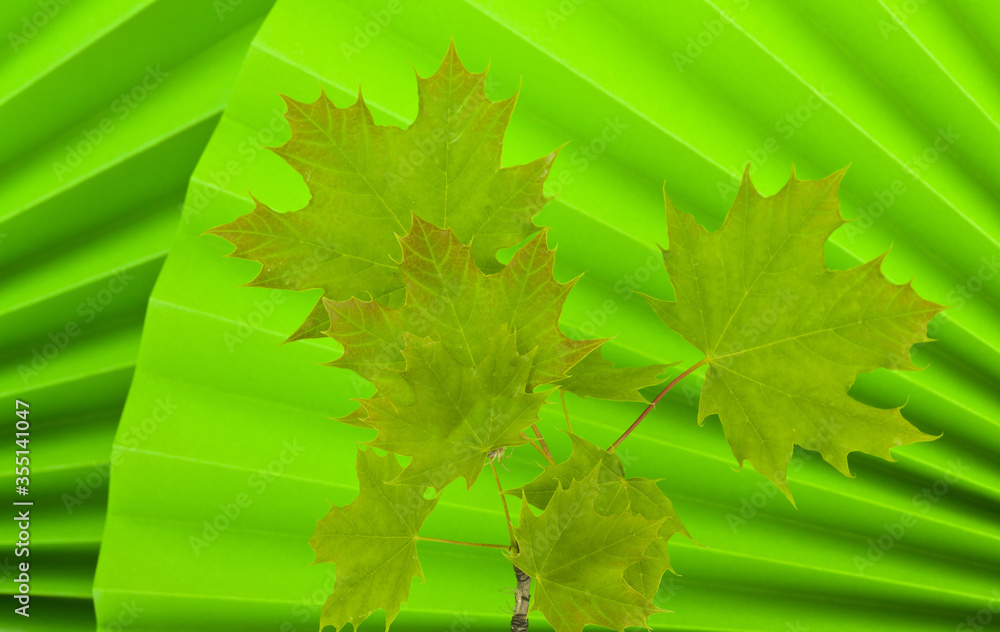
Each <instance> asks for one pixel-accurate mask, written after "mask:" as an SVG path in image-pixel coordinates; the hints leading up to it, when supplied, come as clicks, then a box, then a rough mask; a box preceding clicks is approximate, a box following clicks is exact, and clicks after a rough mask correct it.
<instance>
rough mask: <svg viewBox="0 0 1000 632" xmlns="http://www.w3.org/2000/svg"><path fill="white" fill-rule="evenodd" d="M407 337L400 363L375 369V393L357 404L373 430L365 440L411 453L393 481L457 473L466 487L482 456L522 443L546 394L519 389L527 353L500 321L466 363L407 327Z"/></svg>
mask: <svg viewBox="0 0 1000 632" xmlns="http://www.w3.org/2000/svg"><path fill="white" fill-rule="evenodd" d="M405 341H406V344H405V347H404V349H403V358H404V360H405V362H406V369H405V370H403V371H388V372H383V373H381V374H380V375H379V376H378V377H377V378H376V381H375V384H376V386H377V387H379V393H380V395H381V396H380V397H374V398H371V399H367V400H364V401H362V402H361V405H362V406H363V407H364V409H365V411H366V413H367V415H366V416H365V417H364V423H365V424H367V425H368V426H370V427H372V428H374V429H376V430H378V436H377V437H375V439H373V440H372V441H371V442H370V445H372V446H375V447H378V448H381V449H384V450H388V451H390V452H395V453H397V454H402V455H405V456H410V457H413V459H412V460H411V461H410V464H409V465H407V466H406V469H405V470H403V471H402V472H401V473H400V474H399V475H398V476H397V477H396V478H395V479H393V482H394V483H402V484H409V485H427V486H430V487H434V488H436V489H442V488H444V487H445V486H446V485H448V483H450V482H451V481H453V480H455V479H456V478H458V477H463V478H465V480H466V483H467V486H468V487H472V484H473V483H474V482H475V481H476V478H477V477H478V476H479V473H480V471H482V469H483V466H484V464H485V463H486V457H487V455H488V454H489V453H490V452H491V451H492V450H495V449H498V448H501V447H505V446H516V445H524V444H525V443H527V442H528V438H527V437H526V436H525V435H524V434H523V431H524V429H525V428H527V427H528V426H530V425H531V424H532V423H534V422H536V421H537V420H538V411H539V409H540V408H541V406H542V404H543V403H544V402H545V398H546V395H545V393H528V392H526V390H525V389H526V386H527V383H528V382H527V380H528V373H529V371H530V370H531V362H532V354H527V355H521V354H519V353H518V352H517V347H516V343H515V340H514V334H513V333H509V332H508V330H507V328H506V327H505V326H504V327H501V328H500V329H499V330H497V331H495V332H494V334H493V336H491V337H490V338H489V339H488V340H487V346H486V348H485V349H484V352H483V356H482V358H481V359H479V360H477V361H475V362H473V363H471V364H464V363H462V362H459V361H458V360H456V359H455V357H454V356H453V355H452V354H451V352H450V351H449V349H448V347H447V345H445V344H444V343H443V342H440V341H435V340H431V339H430V338H416V337H414V336H412V335H411V334H409V333H407V334H405ZM386 377H388V378H389V379H391V382H390V383H389V384H390V387H388V388H387V387H386V384H385V383H384V382H383V380H384V379H385V378H386Z"/></svg>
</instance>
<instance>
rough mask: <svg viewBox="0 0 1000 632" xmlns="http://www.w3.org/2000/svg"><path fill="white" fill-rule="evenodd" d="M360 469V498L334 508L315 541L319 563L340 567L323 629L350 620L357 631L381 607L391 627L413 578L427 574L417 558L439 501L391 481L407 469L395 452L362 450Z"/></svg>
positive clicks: (312, 542)
mask: <svg viewBox="0 0 1000 632" xmlns="http://www.w3.org/2000/svg"><path fill="white" fill-rule="evenodd" d="M357 470H358V482H359V484H360V493H359V494H358V497H357V499H355V500H354V502H352V503H351V504H350V505H348V506H346V507H332V508H331V509H330V512H329V513H328V514H327V515H326V517H324V518H323V519H321V520H319V524H318V525H317V526H316V533H315V535H313V537H312V539H310V540H309V545H310V546H312V548H313V550H315V551H316V560H315V562H313V563H314V564H319V563H324V562H331V563H334V564H336V565H337V576H336V583H335V584H334V590H333V594H331V595H330V596H329V597H328V598H327V600H326V603H324V604H323V610H322V614H321V617H320V627H321V628H322V627H325V626H328V625H332V626H334V627H335V628H336V629H338V630H339V629H340V628H342V627H344V626H345V625H347V624H348V623H350V624H351V625H353V626H354V628H355V629H357V627H358V624H360V623H361V622H362V621H364V620H365V619H366V618H368V615H370V614H371V613H372V612H374V611H375V610H378V609H381V610H384V611H385V627H386V630H388V629H389V624H390V623H392V620H393V619H395V618H396V615H397V614H399V608H400V605H401V604H402V603H403V602H404V601H406V599H407V597H408V596H409V594H410V583H411V582H412V580H413V578H414V577H419V578H420V579H421V580H423V578H424V574H423V571H422V570H421V568H420V562H418V561H417V539H418V538H417V532H418V531H419V530H420V525H421V524H423V522H424V520H425V519H426V518H427V516H428V515H429V514H430V513H431V511H432V510H433V509H434V507H435V505H437V501H438V499H437V498H433V499H426V498H424V496H423V488H420V487H410V486H406V485H389V484H387V481H389V480H391V479H393V478H395V477H396V476H398V475H399V473H400V471H401V470H402V468H401V467H400V465H399V463H397V462H396V457H395V456H394V455H392V454H387V455H386V456H378V455H377V454H375V451H374V450H370V449H369V450H366V451H361V450H358V460H357Z"/></svg>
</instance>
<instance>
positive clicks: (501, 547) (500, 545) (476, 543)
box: [417, 535, 510, 551]
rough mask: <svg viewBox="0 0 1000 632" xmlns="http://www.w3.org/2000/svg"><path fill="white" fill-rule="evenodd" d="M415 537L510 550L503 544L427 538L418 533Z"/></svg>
mask: <svg viewBox="0 0 1000 632" xmlns="http://www.w3.org/2000/svg"><path fill="white" fill-rule="evenodd" d="M417 539H418V540H426V541H427V542H444V543H445V544H461V545H462V546H482V547H486V548H488V549H503V550H505V551H508V550H510V547H509V546H506V545H504V544H481V543H479V542H462V541H460V540H444V539H442V538H428V537H424V536H422V535H418V536H417Z"/></svg>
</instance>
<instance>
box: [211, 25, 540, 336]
mask: <svg viewBox="0 0 1000 632" xmlns="http://www.w3.org/2000/svg"><path fill="white" fill-rule="evenodd" d="M486 75H487V73H486V72H483V73H479V74H473V73H470V72H469V71H468V70H466V69H465V67H464V66H463V65H462V62H461V60H460V59H459V58H458V53H457V52H456V51H455V46H454V43H452V45H451V46H449V48H448V52H447V54H446V55H445V58H444V61H443V62H442V63H441V67H440V68H439V69H438V70H437V72H436V73H434V74H433V75H432V76H430V77H428V78H422V77H420V76H419V75H418V76H417V91H418V94H419V108H418V112H417V118H416V120H414V122H413V124H412V125H410V127H409V128H408V129H406V130H405V131H404V130H401V129H399V128H398V127H393V126H383V125H376V124H375V122H374V120H373V119H372V116H371V112H370V111H369V110H368V107H367V106H366V105H365V102H364V99H363V98H362V97H361V95H360V93H359V95H358V100H357V102H356V103H355V104H354V105H352V106H350V107H347V108H338V107H336V106H335V105H334V104H333V103H332V102H331V101H330V99H328V98H327V97H326V95H325V94H321V95H320V97H319V99H317V100H316V101H315V102H313V103H300V102H298V101H295V100H293V99H289V98H287V97H286V98H285V103H286V105H287V108H288V111H287V113H286V115H285V117H286V119H287V120H288V123H289V125H290V127H291V138H290V139H289V141H288V142H287V143H285V145H283V146H281V147H279V148H275V149H274V151H275V153H277V154H278V155H279V156H281V157H282V158H284V159H285V160H286V161H287V162H288V163H289V164H290V165H291V166H292V167H293V168H295V170H296V171H297V172H298V173H300V174H301V175H302V177H303V179H304V180H305V182H306V184H307V186H308V187H309V192H310V193H311V195H312V199H311V200H310V202H309V204H308V205H307V206H306V207H305V208H303V209H301V210H298V211H294V212H290V213H279V212H277V211H274V210H273V209H270V208H268V207H267V206H266V205H264V204H262V203H260V202H255V208H254V209H253V211H252V212H250V213H249V214H247V215H244V216H242V217H239V218H237V219H236V220H234V221H233V222H230V223H228V224H225V225H223V226H219V227H217V228H214V229H212V230H211V231H210V232H211V233H213V234H215V235H218V236H220V237H223V238H224V239H226V240H228V241H230V242H231V243H232V244H233V245H234V246H236V248H235V250H234V251H233V252H232V253H231V255H230V256H235V257H240V258H243V259H250V260H253V261H258V262H260V263H261V270H260V273H259V274H258V275H257V276H256V278H254V279H253V280H252V281H251V282H250V283H249V284H248V285H251V286H262V287H273V288H280V289H289V290H311V289H315V288H320V289H322V290H323V295H324V296H325V297H326V298H328V299H331V300H336V301H344V300H347V299H349V298H351V297H357V298H363V299H371V300H377V301H379V302H380V303H383V304H385V305H388V306H398V305H400V304H402V302H403V295H404V288H403V283H402V280H401V279H400V276H399V274H398V270H397V263H396V262H397V261H399V255H400V250H399V243H398V242H397V240H396V236H402V235H406V234H407V233H408V232H409V230H410V218H411V213H412V214H415V215H416V216H417V217H420V218H422V219H424V220H426V221H428V222H431V223H433V224H436V225H438V226H441V227H450V228H452V229H453V230H454V232H455V235H456V236H457V237H458V239H459V240H460V241H461V242H462V243H463V244H466V245H469V246H470V248H471V252H472V256H473V257H474V259H475V262H476V264H477V265H478V266H479V267H480V269H482V270H484V271H485V272H496V271H497V270H499V269H500V267H501V265H500V263H499V262H498V261H497V259H496V253H497V252H498V251H499V250H500V249H502V248H507V247H509V246H513V245H515V244H517V243H519V242H520V241H522V240H523V239H524V238H525V237H527V236H528V235H530V234H531V233H533V232H534V231H535V230H537V229H536V227H535V225H534V224H533V220H532V218H533V217H534V216H535V214H536V213H537V212H538V211H539V210H540V209H541V208H542V207H543V206H544V205H545V204H546V203H547V202H548V200H549V198H548V197H547V196H545V195H544V193H543V191H542V186H543V183H544V181H545V178H546V177H547V176H548V173H549V170H550V168H551V166H552V162H553V161H554V160H555V158H556V155H557V154H558V150H557V151H554V152H552V153H550V154H548V155H546V156H544V157H542V158H539V159H537V160H534V161H532V162H530V163H527V164H524V165H518V166H513V167H501V166H500V153H501V150H502V148H503V137H504V132H505V130H506V128H507V124H508V122H509V120H510V115H511V112H512V111H513V108H514V103H515V101H516V96H514V97H511V98H509V99H505V100H503V101H499V102H494V101H491V100H490V99H489V98H487V96H486V93H485V89H484V86H485V81H486ZM327 322H328V321H327V311H326V308H325V307H324V306H323V304H322V302H321V301H320V302H318V303H317V305H316V307H315V308H314V309H313V310H312V312H311V313H310V314H309V316H308V318H307V320H306V322H305V323H303V324H302V326H301V327H300V328H299V329H298V330H297V331H296V332H295V333H294V334H293V335H292V336H291V338H290V340H296V339H300V338H316V337H320V336H321V335H322V331H323V330H324V329H326V328H327Z"/></svg>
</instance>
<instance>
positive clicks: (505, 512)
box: [490, 461, 517, 551]
mask: <svg viewBox="0 0 1000 632" xmlns="http://www.w3.org/2000/svg"><path fill="white" fill-rule="evenodd" d="M490 467H491V468H493V478H495V479H496V481H497V491H498V492H500V501H501V502H502V503H503V515H504V517H505V518H507V533H509V534H510V550H512V551H514V550H516V549H517V543H516V542H515V541H514V525H513V524H511V522H510V510H509V509H508V508H507V496H506V495H505V494H504V493H503V485H501V484H500V473H499V472H497V466H496V464H495V463H494V462H493V461H490Z"/></svg>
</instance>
